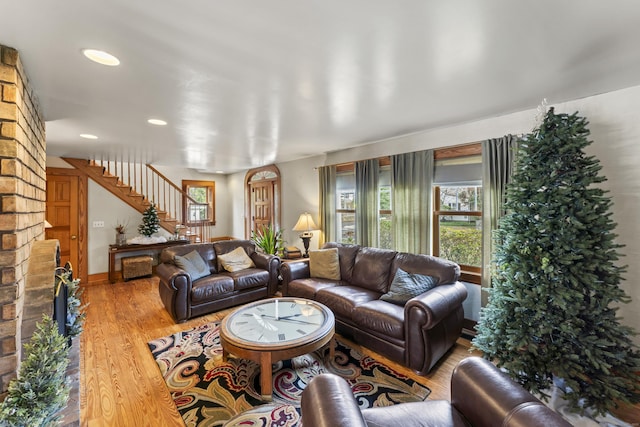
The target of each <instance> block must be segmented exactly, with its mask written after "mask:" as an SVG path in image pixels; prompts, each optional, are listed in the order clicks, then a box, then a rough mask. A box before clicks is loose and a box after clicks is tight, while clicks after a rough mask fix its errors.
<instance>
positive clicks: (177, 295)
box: [156, 263, 192, 323]
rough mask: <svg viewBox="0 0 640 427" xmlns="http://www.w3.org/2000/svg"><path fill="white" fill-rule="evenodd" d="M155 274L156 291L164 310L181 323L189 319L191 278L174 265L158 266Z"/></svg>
mask: <svg viewBox="0 0 640 427" xmlns="http://www.w3.org/2000/svg"><path fill="white" fill-rule="evenodd" d="M156 274H157V275H158V277H159V278H160V283H159V284H158V291H159V293H160V299H161V300H162V303H163V304H164V306H165V308H166V309H167V311H168V312H169V314H170V315H171V317H172V318H173V320H175V322H176V323H181V322H184V321H185V320H187V319H188V318H189V317H190V310H191V308H190V307H191V305H190V302H189V297H190V295H191V287H192V282H191V276H190V275H189V273H187V272H186V271H184V270H182V269H181V268H179V267H178V266H176V265H174V264H166V263H164V264H158V267H156Z"/></svg>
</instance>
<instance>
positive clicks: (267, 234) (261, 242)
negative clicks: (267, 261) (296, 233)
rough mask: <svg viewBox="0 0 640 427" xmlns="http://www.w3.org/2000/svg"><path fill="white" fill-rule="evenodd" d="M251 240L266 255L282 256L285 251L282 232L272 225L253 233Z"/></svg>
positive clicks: (262, 227)
mask: <svg viewBox="0 0 640 427" xmlns="http://www.w3.org/2000/svg"><path fill="white" fill-rule="evenodd" d="M251 239H252V240H253V241H254V243H255V244H256V246H257V247H258V248H259V249H260V250H262V251H263V252H264V253H266V254H273V255H280V253H281V252H282V249H283V247H284V246H283V245H284V241H283V240H282V230H276V229H275V227H274V226H273V225H271V224H268V225H263V226H261V227H260V228H258V230H256V231H252V232H251Z"/></svg>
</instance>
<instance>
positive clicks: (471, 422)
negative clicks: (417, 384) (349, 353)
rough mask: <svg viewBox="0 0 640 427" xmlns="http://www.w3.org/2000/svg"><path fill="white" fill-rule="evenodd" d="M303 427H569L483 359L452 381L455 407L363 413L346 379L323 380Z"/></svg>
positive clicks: (316, 384) (308, 394)
mask: <svg viewBox="0 0 640 427" xmlns="http://www.w3.org/2000/svg"><path fill="white" fill-rule="evenodd" d="M301 406H302V424H303V425H304V427H365V426H368V427H383V426H385V427H389V426H402V427H417V426H424V427H426V426H433V427H447V426H465V427H469V426H473V427H493V426H504V427H570V426H571V424H569V423H568V422H567V421H565V419H564V418H562V416H560V415H559V414H558V413H556V412H554V411H553V410H551V409H549V408H548V407H547V406H545V405H544V404H543V403H542V402H540V401H539V400H538V399H536V398H535V397H534V396H533V395H532V394H531V393H529V392H528V391H526V390H525V389H524V388H522V387H521V386H520V385H519V384H517V383H516V382H514V381H512V380H511V379H510V378H509V377H508V376H507V375H505V374H504V373H502V372H501V371H500V370H498V369H497V368H496V367H495V366H494V365H493V364H491V362H489V361H487V360H484V359H482V358H479V357H469V358H466V359H464V360H463V361H461V362H460V363H459V364H458V366H457V367H456V368H455V369H454V371H453V375H452V376H451V401H450V402H449V401H446V400H427V401H424V402H412V403H400V404H396V405H393V406H387V407H375V408H367V409H362V410H360V408H359V407H358V402H357V401H356V400H355V398H354V397H353V393H352V391H351V387H350V386H349V384H348V383H347V382H346V381H345V380H344V379H343V378H341V377H339V376H337V375H334V374H322V375H319V376H317V377H315V378H314V379H312V380H311V382H310V383H309V385H308V386H307V388H306V389H305V390H304V392H303V393H302V402H301Z"/></svg>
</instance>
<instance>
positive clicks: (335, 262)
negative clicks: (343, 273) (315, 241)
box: [309, 248, 340, 280]
mask: <svg viewBox="0 0 640 427" xmlns="http://www.w3.org/2000/svg"><path fill="white" fill-rule="evenodd" d="M309 275H310V276H311V277H316V278H319V279H331V280H340V260H339V258H338V248H331V249H320V250H317V251H309Z"/></svg>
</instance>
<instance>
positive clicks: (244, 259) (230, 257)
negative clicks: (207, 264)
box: [218, 246, 256, 272]
mask: <svg viewBox="0 0 640 427" xmlns="http://www.w3.org/2000/svg"><path fill="white" fill-rule="evenodd" d="M218 259H219V260H220V263H221V264H222V268H224V269H225V270H227V271H229V272H234V271H240V270H245V269H247V268H251V267H255V266H256V265H255V264H254V263H253V261H252V260H251V258H249V255H247V253H246V252H245V250H244V248H242V247H241V246H238V247H237V248H235V249H234V250H232V251H231V252H227V253H226V254H222V255H218Z"/></svg>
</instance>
